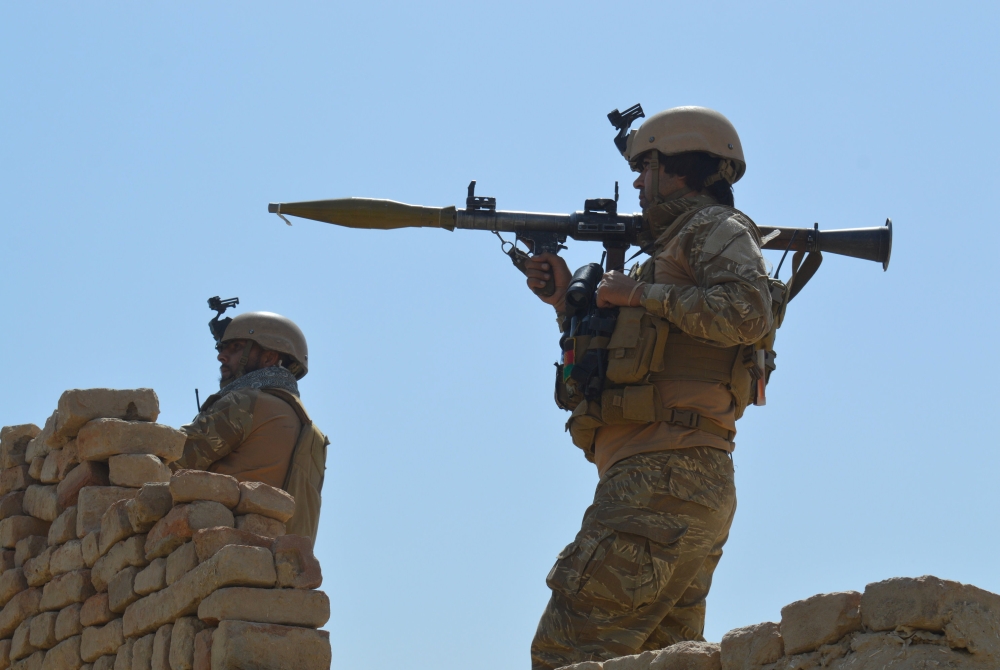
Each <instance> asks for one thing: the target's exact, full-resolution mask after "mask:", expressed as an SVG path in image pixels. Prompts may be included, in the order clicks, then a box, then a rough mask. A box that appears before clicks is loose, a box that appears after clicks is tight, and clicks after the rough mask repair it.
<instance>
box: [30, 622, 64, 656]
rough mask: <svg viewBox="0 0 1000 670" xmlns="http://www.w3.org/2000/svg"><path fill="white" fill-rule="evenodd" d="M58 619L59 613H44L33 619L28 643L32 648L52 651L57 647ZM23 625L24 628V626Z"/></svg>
mask: <svg viewBox="0 0 1000 670" xmlns="http://www.w3.org/2000/svg"><path fill="white" fill-rule="evenodd" d="M58 617H59V612H42V613H41V614H37V615H35V616H33V617H31V625H30V629H29V631H28V642H29V643H30V644H31V646H32V647H34V648H35V649H51V648H52V647H54V646H56V642H57V640H56V619H57V618H58ZM25 623H27V622H25ZM21 625H22V626H23V625H24V624H21ZM26 655H27V654H26Z"/></svg>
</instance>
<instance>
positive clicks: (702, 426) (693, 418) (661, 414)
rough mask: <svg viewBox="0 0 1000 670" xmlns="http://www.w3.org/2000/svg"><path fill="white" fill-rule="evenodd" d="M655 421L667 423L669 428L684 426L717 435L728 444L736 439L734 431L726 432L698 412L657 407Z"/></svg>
mask: <svg viewBox="0 0 1000 670" xmlns="http://www.w3.org/2000/svg"><path fill="white" fill-rule="evenodd" d="M656 420H657V421H662V422H663V423H669V424H670V425H671V426H684V427H685V428H696V429H698V430H703V431H705V432H706V433H711V434H712V435H718V436H719V437H721V438H723V439H725V440H728V441H729V442H732V441H733V438H734V437H736V432H735V431H732V430H726V429H725V428H723V427H722V426H720V425H719V424H717V423H715V422H714V421H712V420H711V419H706V418H705V417H703V416H702V415H701V414H698V412H694V411H692V410H687V409H676V408H674V407H657V408H656Z"/></svg>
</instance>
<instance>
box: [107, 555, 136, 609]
mask: <svg viewBox="0 0 1000 670" xmlns="http://www.w3.org/2000/svg"><path fill="white" fill-rule="evenodd" d="M137 574H139V568H137V567H135V566H129V567H127V568H125V569H124V570H122V571H120V572H119V573H118V574H117V575H115V576H114V577H112V578H111V581H109V582H108V607H110V608H111V611H112V612H114V613H115V614H121V613H122V612H124V611H125V608H126V607H128V606H129V605H131V604H132V603H134V602H135V601H136V600H138V599H139V594H137V593H136V592H135V576H136V575H137Z"/></svg>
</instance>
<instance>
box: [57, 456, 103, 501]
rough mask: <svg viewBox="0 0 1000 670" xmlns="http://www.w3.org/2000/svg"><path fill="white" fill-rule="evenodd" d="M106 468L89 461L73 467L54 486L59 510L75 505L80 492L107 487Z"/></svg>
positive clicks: (101, 464)
mask: <svg viewBox="0 0 1000 670" xmlns="http://www.w3.org/2000/svg"><path fill="white" fill-rule="evenodd" d="M110 484H111V482H110V481H109V480H108V466H107V465H106V464H104V463H90V462H89V461H87V462H83V463H79V464H77V465H75V466H73V469H72V470H70V471H69V472H68V473H66V477H65V478H64V479H63V480H62V481H61V482H59V483H58V484H57V485H56V502H57V503H58V505H59V509H66V508H68V507H72V506H73V505H76V504H77V498H78V497H79V495H80V491H82V490H83V489H84V488H87V487H95V486H108V485H110Z"/></svg>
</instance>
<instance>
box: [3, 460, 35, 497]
mask: <svg viewBox="0 0 1000 670" xmlns="http://www.w3.org/2000/svg"><path fill="white" fill-rule="evenodd" d="M30 469H31V468H30V466H28V465H18V466H17V467H13V468H7V469H6V470H2V471H0V496H5V495H7V494H8V493H10V492H11V491H23V490H25V489H26V488H28V487H29V486H31V485H32V484H37V483H38V480H37V478H35V477H32V476H31V474H30V473H29V470H30Z"/></svg>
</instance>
